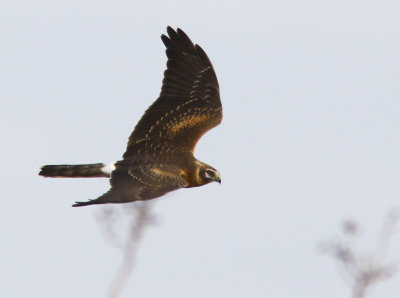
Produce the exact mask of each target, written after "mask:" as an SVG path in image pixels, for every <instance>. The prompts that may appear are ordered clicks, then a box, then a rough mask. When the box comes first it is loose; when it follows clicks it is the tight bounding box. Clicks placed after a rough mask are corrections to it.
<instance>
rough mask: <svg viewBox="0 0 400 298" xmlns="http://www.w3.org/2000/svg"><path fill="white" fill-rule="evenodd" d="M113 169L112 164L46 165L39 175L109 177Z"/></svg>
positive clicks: (54, 176)
mask: <svg viewBox="0 0 400 298" xmlns="http://www.w3.org/2000/svg"><path fill="white" fill-rule="evenodd" d="M114 168H115V166H114V163H112V164H111V165H106V164H104V163H95V164H85V165H46V166H43V167H42V168H41V170H40V172H39V175H40V176H44V177H53V178H66V177H68V178H92V177H93V178H95V177H110V175H111V172H112V170H114Z"/></svg>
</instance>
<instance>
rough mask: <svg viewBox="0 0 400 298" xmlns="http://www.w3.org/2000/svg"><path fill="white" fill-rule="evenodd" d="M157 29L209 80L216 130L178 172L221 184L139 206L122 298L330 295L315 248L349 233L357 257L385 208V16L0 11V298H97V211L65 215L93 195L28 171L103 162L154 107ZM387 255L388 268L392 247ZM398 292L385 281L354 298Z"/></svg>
mask: <svg viewBox="0 0 400 298" xmlns="http://www.w3.org/2000/svg"><path fill="white" fill-rule="evenodd" d="M167 25H170V26H172V27H174V28H176V27H180V28H182V29H183V30H184V31H185V32H186V33H187V34H188V35H189V37H190V38H191V39H192V40H193V42H195V43H198V44H200V45H201V46H202V47H203V48H204V50H205V51H206V52H207V53H208V55H209V57H210V58H211V61H212V62H213V64H214V67H215V69H216V72H217V76H218V79H219V82H220V89H221V97H222V103H223V107H224V120H223V122H222V124H221V125H220V126H219V127H217V128H216V129H214V130H212V131H211V132H209V133H208V134H207V135H205V136H204V137H203V138H202V140H201V142H200V143H199V144H198V147H197V151H196V156H197V158H198V159H200V160H202V161H204V162H206V163H208V164H210V165H213V166H214V167H216V168H217V169H218V170H219V171H220V173H221V175H222V184H221V186H218V184H216V183H214V184H210V185H207V186H205V187H201V188H197V189H190V190H180V191H178V192H175V193H173V194H170V195H168V196H166V197H163V198H161V199H157V200H156V201H155V202H154V212H155V213H156V215H157V216H158V217H157V218H158V220H157V221H158V225H157V226H155V227H152V228H149V229H148V230H147V231H146V234H145V236H144V239H143V242H142V245H141V247H140V250H139V255H138V263H137V267H136V270H135V272H134V274H133V276H132V277H131V279H130V281H129V283H128V286H127V288H126V289H125V292H124V296H123V297H174V298H176V297H182V298H184V297H274V298H280V297H282V298H287V297H307V298H320V297H325V298H337V297H348V296H349V289H348V287H347V286H346V285H345V283H344V282H343V281H342V279H341V277H340V274H339V272H338V268H337V266H336V264H335V262H334V261H333V260H332V259H331V258H329V257H327V256H323V255H321V254H320V253H318V250H317V246H318V244H319V243H320V242H321V241H323V240H327V239H329V238H330V237H331V235H333V234H335V233H336V232H337V231H338V229H339V224H340V222H341V221H342V220H343V219H344V218H347V217H351V218H354V219H356V220H358V221H359V222H360V223H362V224H363V227H364V228H363V231H364V234H365V236H364V237H363V238H362V241H361V244H360V246H361V249H362V250H364V249H365V251H368V249H372V248H373V245H374V243H375V241H376V235H377V233H378V230H379V227H380V225H381V223H382V221H383V218H384V217H385V214H386V212H387V210H388V209H389V208H391V207H392V206H395V205H398V203H399V201H400V184H399V174H400V158H399V152H400V139H399V129H400V121H399V112H400V100H399V98H400V84H399V81H400V55H399V53H400V38H399V36H400V5H399V3H398V2H397V1H368V0H367V1H365V0H363V1H331V0H329V1H310V0H305V1H295V0H289V1H219V2H217V1H208V0H205V1H163V2H161V1H130V2H125V1H114V2H111V1H110V2H105V1H19V2H17V1H8V2H7V3H3V5H2V8H1V11H0V41H1V46H0V98H1V100H0V113H1V115H0V124H1V127H2V130H1V139H2V142H1V154H0V164H1V167H2V171H1V188H0V200H1V205H2V207H1V211H0V213H1V216H0V230H1V235H2V238H3V240H2V244H1V246H0V252H1V255H2V257H1V261H0V268H1V269H0V279H1V281H2V286H1V287H0V296H1V297H8V298H11V297H38V298H39V297H40V298H41V297H68V298H69V297H78V298H79V297H83V298H84V297H103V296H104V294H105V293H106V290H107V287H108V285H109V282H110V280H111V278H112V277H113V275H114V273H115V270H116V269H117V267H118V265H119V262H120V252H119V250H118V249H117V248H115V247H112V246H110V245H108V244H107V242H106V241H105V240H104V237H103V234H102V233H101V231H100V229H99V225H98V222H97V221H96V219H95V216H96V214H98V213H99V212H101V211H100V210H101V209H102V208H106V207H104V206H95V207H86V208H71V204H72V203H73V202H75V201H85V200H87V199H93V198H96V197H97V196H99V195H100V194H102V193H103V192H104V191H106V190H107V189H108V187H109V185H108V182H107V180H105V179H97V180H96V179H89V180H85V179H77V180H69V179H43V178H41V177H39V176H37V173H38V170H39V167H40V166H41V165H43V164H57V163H92V162H103V161H104V162H106V161H112V160H118V159H119V158H121V155H122V153H123V152H124V150H125V145H126V142H127V138H128V136H129V134H130V132H131V131H132V129H133V127H134V125H135V124H136V122H137V121H138V120H139V118H140V116H141V115H142V113H143V112H144V110H145V109H146V108H147V107H148V106H149V105H150V104H151V103H152V102H153V101H154V100H155V99H156V98H157V96H158V94H159V92H160V86H161V80H162V74H163V71H164V68H165V62H166V57H165V53H164V45H163V44H162V42H161V40H160V35H161V34H162V33H165V31H166V30H165V28H166V26H167ZM116 208H119V207H116ZM391 248H392V249H391V251H390V256H389V257H390V258H389V259H392V260H395V261H399V259H400V235H399V234H396V235H395V236H394V239H393V244H392V247H391ZM399 293H400V274H398V275H397V276H395V277H394V278H393V279H391V280H388V281H387V282H385V283H382V284H381V285H379V286H378V287H377V288H376V289H374V291H373V292H372V293H371V294H372V295H371V297H385V298H392V297H393V298H397V297H399Z"/></svg>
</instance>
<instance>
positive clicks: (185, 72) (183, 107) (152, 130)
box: [124, 27, 222, 158]
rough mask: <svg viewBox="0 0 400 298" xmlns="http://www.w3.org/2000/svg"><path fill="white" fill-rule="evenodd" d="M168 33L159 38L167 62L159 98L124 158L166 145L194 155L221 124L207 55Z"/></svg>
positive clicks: (216, 89) (176, 33) (179, 34)
mask: <svg viewBox="0 0 400 298" xmlns="http://www.w3.org/2000/svg"><path fill="white" fill-rule="evenodd" d="M167 32H168V35H169V37H167V36H165V35H162V36H161V39H162V41H163V42H164V44H165V46H166V48H167V49H166V54H167V57H168V62H167V69H166V70H165V72H164V80H163V84H162V88H161V93H160V96H159V98H158V99H157V100H156V101H155V102H154V103H153V104H152V105H151V106H150V107H149V108H148V109H147V111H146V112H145V114H144V115H143V116H142V118H141V119H140V121H139V123H138V124H137V125H136V127H135V129H134V131H133V132H132V134H131V136H130V137H129V142H128V146H127V150H126V152H125V153H124V158H125V157H128V156H132V155H135V154H136V153H137V152H138V150H139V149H140V148H143V147H144V146H145V147H151V144H159V143H165V142H167V143H173V144H175V145H177V146H181V147H184V148H186V149H188V150H190V151H192V152H193V150H194V147H195V146H196V143H197V141H198V140H199V139H200V137H201V136H202V135H203V134H205V133H206V132H207V131H208V130H210V129H211V128H213V127H215V126H217V125H218V124H219V123H220V122H221V120H222V105H221V100H220V97H219V86H218V81H217V77H216V75H215V72H214V68H213V66H212V64H211V61H210V59H209V58H208V57H207V54H206V53H205V52H204V51H203V49H202V48H201V47H200V46H198V45H194V44H193V43H192V42H191V40H190V39H189V37H188V36H187V35H186V34H185V33H184V32H183V31H182V30H180V29H177V31H174V30H173V29H172V28H171V27H168V28H167ZM149 145H150V146H149Z"/></svg>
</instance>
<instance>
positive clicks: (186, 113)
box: [39, 27, 222, 206]
mask: <svg viewBox="0 0 400 298" xmlns="http://www.w3.org/2000/svg"><path fill="white" fill-rule="evenodd" d="M167 32H168V37H167V36H165V35H162V36H161V39H162V41H163V43H164V44H165V46H166V54H167V57H168V62H167V69H166V70H165V72H164V79H163V84H162V88H161V93H160V96H159V98H158V99H157V100H156V101H155V102H154V103H153V104H152V105H151V106H150V107H149V108H148V109H147V110H146V112H145V113H144V115H143V116H142V118H141V119H140V121H139V122H138V124H137V125H136V127H135V129H134V131H133V132H132V134H131V136H130V137H129V141H128V146H127V149H126V152H125V153H124V155H123V160H121V161H119V162H116V163H114V164H111V165H109V166H107V165H105V164H92V165H56V166H53V165H51V166H43V167H42V170H41V172H40V173H39V175H42V176H45V177H109V176H111V179H110V183H111V189H110V190H109V191H108V192H107V193H105V194H104V195H102V196H100V197H99V198H97V199H95V200H91V201H87V202H76V204H74V205H73V206H85V205H91V204H105V203H126V202H133V201H137V200H149V199H154V198H157V197H160V196H162V195H164V194H165V193H167V192H170V191H173V190H176V189H179V188H183V187H186V188H187V187H196V186H201V185H204V184H207V183H209V182H212V181H218V182H221V178H220V175H219V173H218V171H217V170H216V169H214V168H213V167H211V166H209V165H207V164H205V163H202V162H200V161H198V160H197V159H196V158H194V156H193V151H194V148H195V146H196V143H197V142H198V140H199V139H200V137H201V136H202V135H203V134H205V133H206V132H207V131H208V130H210V129H211V128H213V127H215V126H217V125H218V124H219V123H220V122H221V120H222V105H221V101H220V97H219V87H218V81H217V77H216V75H215V72H214V68H213V66H212V64H211V62H210V60H209V58H208V57H207V54H206V53H205V52H204V51H203V49H202V48H201V47H200V46H198V45H194V44H193V43H192V42H191V40H190V39H189V37H188V36H187V35H186V34H185V33H184V32H183V31H182V30H180V29H177V31H174V30H173V29H172V28H171V27H168V28H167Z"/></svg>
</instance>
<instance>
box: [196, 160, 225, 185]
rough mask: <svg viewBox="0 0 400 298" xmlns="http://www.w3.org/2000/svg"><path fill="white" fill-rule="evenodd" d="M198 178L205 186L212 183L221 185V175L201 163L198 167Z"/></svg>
mask: <svg viewBox="0 0 400 298" xmlns="http://www.w3.org/2000/svg"><path fill="white" fill-rule="evenodd" d="M199 178H200V180H201V181H202V183H203V184H207V183H210V182H213V181H215V182H218V183H220V184H221V175H220V174H219V172H218V171H217V170H216V169H214V168H213V167H211V166H209V165H207V164H205V163H202V165H201V166H200V169H199Z"/></svg>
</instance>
